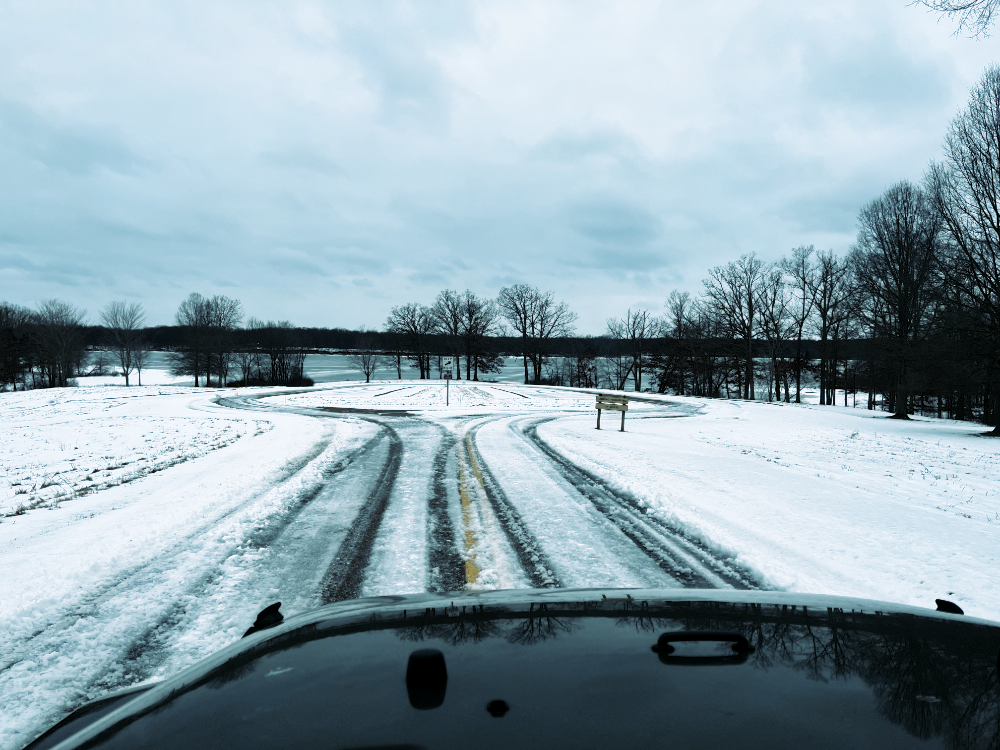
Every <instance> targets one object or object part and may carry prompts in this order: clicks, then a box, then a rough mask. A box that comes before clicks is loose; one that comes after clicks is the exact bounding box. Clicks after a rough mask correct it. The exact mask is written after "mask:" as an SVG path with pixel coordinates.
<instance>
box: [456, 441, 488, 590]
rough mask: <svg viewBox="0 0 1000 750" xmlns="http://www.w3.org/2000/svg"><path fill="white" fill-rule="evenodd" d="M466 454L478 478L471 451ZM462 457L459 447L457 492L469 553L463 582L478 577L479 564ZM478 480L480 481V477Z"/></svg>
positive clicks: (472, 581)
mask: <svg viewBox="0 0 1000 750" xmlns="http://www.w3.org/2000/svg"><path fill="white" fill-rule="evenodd" d="M469 445H471V443H470V444H469ZM466 456H468V458H469V461H470V463H472V467H473V471H475V473H476V476H477V478H480V477H479V469H478V468H477V467H476V465H475V462H474V460H473V458H472V453H466ZM463 458H464V456H462V449H461V447H460V448H459V450H458V493H459V495H460V497H461V498H462V523H463V525H464V526H465V552H466V554H468V555H469V559H468V560H466V561H465V582H466V583H475V582H476V579H477V578H479V566H477V565H476V555H475V553H474V552H473V551H472V550H473V549H474V548H475V546H476V532H475V531H473V530H472V498H470V497H469V480H468V475H467V474H466V471H465V461H463V460H462V459H463ZM480 481H482V479H481V478H480Z"/></svg>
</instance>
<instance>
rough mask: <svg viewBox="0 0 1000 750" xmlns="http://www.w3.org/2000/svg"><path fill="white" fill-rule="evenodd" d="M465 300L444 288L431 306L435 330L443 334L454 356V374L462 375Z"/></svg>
mask: <svg viewBox="0 0 1000 750" xmlns="http://www.w3.org/2000/svg"><path fill="white" fill-rule="evenodd" d="M464 307H465V300H464V298H463V297H462V295H460V294H459V293H458V292H453V291H451V290H450V289H445V290H444V291H443V292H440V293H439V294H438V296H437V298H436V299H435V300H434V304H433V305H432V306H431V316H432V318H433V320H434V327H435V330H436V331H437V332H438V333H440V334H442V335H444V337H445V339H446V340H447V343H448V347H449V348H450V349H451V352H452V355H453V356H454V358H455V375H456V376H457V377H458V378H461V377H462V361H461V342H462V329H463V325H464V323H463V321H464V317H465V310H464Z"/></svg>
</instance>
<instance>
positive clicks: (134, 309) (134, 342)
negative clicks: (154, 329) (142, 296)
mask: <svg viewBox="0 0 1000 750" xmlns="http://www.w3.org/2000/svg"><path fill="white" fill-rule="evenodd" d="M101 321H102V322H103V323H104V327H105V328H107V331H108V334H107V335H108V345H109V346H110V347H111V350H112V351H113V352H114V353H115V356H116V357H117V358H118V364H119V365H120V366H121V368H122V375H124V376H125V385H126V386H128V385H129V382H128V381H129V375H131V373H132V370H134V369H135V364H136V363H135V352H136V349H137V348H139V346H140V342H141V339H142V329H143V325H144V324H145V321H146V313H145V312H144V311H143V309H142V305H140V304H139V303H138V302H133V303H132V304H129V303H127V302H122V301H118V302H109V303H108V305H107V306H106V307H105V308H104V309H103V310H101Z"/></svg>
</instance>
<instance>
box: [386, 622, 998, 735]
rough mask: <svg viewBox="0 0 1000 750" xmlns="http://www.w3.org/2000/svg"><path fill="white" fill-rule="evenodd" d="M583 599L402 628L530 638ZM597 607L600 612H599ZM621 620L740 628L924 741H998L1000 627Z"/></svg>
mask: <svg viewBox="0 0 1000 750" xmlns="http://www.w3.org/2000/svg"><path fill="white" fill-rule="evenodd" d="M577 607H578V605H573V604H566V605H553V604H549V605H548V608H547V610H546V611H544V612H542V613H538V612H535V613H531V614H530V615H528V616H522V617H519V616H516V615H514V614H513V613H511V616H506V617H505V616H500V617H498V616H497V614H496V613H475V614H473V615H472V616H471V617H470V616H468V615H463V616H462V617H461V618H459V619H458V620H456V621H454V622H451V621H449V622H447V623H433V624H427V625H416V626H413V627H405V628H400V629H399V630H398V631H397V632H398V634H399V636H400V637H401V638H403V639H405V640H414V641H418V640H424V639H429V638H439V639H442V640H444V641H446V642H448V643H450V644H452V645H458V644H460V643H469V642H479V641H482V640H485V639H486V638H504V639H505V640H507V641H508V642H509V643H513V644H521V645H531V644H534V643H539V642H541V641H545V640H549V639H555V638H558V637H559V636H561V635H566V634H569V633H571V632H573V631H574V630H577V629H579V628H582V627H583V624H584V623H583V622H582V619H583V618H581V617H580V613H579V612H571V611H567V610H572V609H573V608H577ZM591 614H596V613H591ZM604 614H605V616H608V617H610V618H613V619H614V624H615V626H616V627H619V628H630V629H634V630H635V631H636V632H637V633H649V634H650V635H651V636H653V635H655V634H658V633H663V632H667V631H671V630H694V631H705V632H736V633H740V634H741V635H743V636H744V637H745V638H746V639H747V641H749V642H750V643H751V644H752V645H753V646H754V647H755V649H756V650H755V651H754V652H753V653H752V654H751V655H750V658H749V660H748V662H747V667H750V668H754V669H760V670H765V671H767V670H769V669H772V668H776V667H785V668H791V669H793V670H795V671H800V672H802V673H804V674H805V675H806V677H807V678H809V679H811V680H816V681H819V682H830V681H843V680H848V679H850V678H852V677H858V678H860V679H861V680H863V681H864V683H865V684H867V685H868V686H869V687H871V689H872V691H873V694H874V696H875V700H876V703H877V706H878V711H879V713H880V714H881V715H882V716H884V717H885V718H887V719H889V720H890V721H893V722H895V723H897V724H900V725H902V726H903V727H904V728H905V729H906V730H907V731H908V732H910V733H911V734H912V735H914V736H916V737H919V738H921V739H928V738H931V737H937V736H943V737H945V738H947V742H948V744H949V746H951V747H955V748H1000V709H998V690H1000V689H998V686H997V667H996V660H997V652H998V650H1000V638H998V636H997V632H996V629H991V628H987V627H980V626H976V625H972V624H962V623H955V622H953V621H951V622H945V621H938V620H931V619H929V620H921V619H919V618H913V617H908V616H904V615H882V614H861V613H854V612H843V611H841V610H836V609H828V610H818V611H817V610H808V609H805V608H802V607H788V606H781V607H779V606H762V605H758V604H746V605H733V604H726V603H712V602H701V603H697V604H692V603H678V604H669V605H667V606H666V607H653V608H650V609H642V610H636V611H635V612H634V613H632V612H629V611H617V612H611V611H609V612H606V613H604Z"/></svg>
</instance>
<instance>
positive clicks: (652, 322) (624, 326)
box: [608, 310, 657, 392]
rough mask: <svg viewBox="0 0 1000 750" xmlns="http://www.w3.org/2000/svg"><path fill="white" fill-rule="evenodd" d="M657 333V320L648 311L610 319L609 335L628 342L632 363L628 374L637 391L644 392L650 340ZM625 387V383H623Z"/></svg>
mask: <svg viewBox="0 0 1000 750" xmlns="http://www.w3.org/2000/svg"><path fill="white" fill-rule="evenodd" d="M656 333H657V321H656V318H655V317H654V316H653V315H651V314H650V313H649V311H648V310H636V311H635V312H632V310H629V311H628V312H626V313H625V317H624V318H622V319H621V320H618V319H616V318H610V319H608V334H609V335H610V336H611V337H612V338H615V339H619V340H621V341H624V342H626V345H627V346H628V349H629V356H630V357H631V363H630V365H629V367H628V372H629V373H631V375H632V382H633V385H634V388H635V390H636V391H637V392H638V391H641V390H642V374H643V372H644V371H645V369H646V360H647V358H648V357H649V344H650V342H649V339H651V338H653V336H655V335H656ZM622 385H623V386H624V381H623V382H622Z"/></svg>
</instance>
